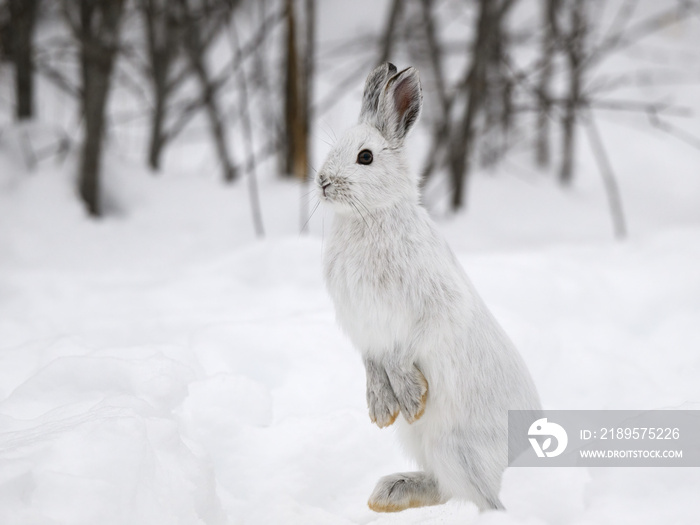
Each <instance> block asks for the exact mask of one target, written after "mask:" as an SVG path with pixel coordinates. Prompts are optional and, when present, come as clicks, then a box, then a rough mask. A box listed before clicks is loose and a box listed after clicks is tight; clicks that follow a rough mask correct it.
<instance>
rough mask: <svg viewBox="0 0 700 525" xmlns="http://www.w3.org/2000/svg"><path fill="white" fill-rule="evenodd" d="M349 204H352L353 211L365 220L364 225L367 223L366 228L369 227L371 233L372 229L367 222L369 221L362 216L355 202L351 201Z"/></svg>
mask: <svg viewBox="0 0 700 525" xmlns="http://www.w3.org/2000/svg"><path fill="white" fill-rule="evenodd" d="M348 202H349V203H350V206H352V207H353V209H354V210H355V211H356V212H357V213H358V215H359V216H360V217H361V218H362V220H363V221H364V223H365V226H367V229H368V230H369V231H372V228H370V227H369V223H368V222H367V219H365V216H364V215H362V212H361V211H360V209H359V208H358V207H357V205H356V204H355V203H354V202H352V201H351V200H349V201H348Z"/></svg>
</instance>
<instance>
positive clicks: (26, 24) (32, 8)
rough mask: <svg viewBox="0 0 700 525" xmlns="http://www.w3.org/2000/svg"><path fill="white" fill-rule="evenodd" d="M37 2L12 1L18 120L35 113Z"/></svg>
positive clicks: (30, 0)
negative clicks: (33, 38) (33, 45)
mask: <svg viewBox="0 0 700 525" xmlns="http://www.w3.org/2000/svg"><path fill="white" fill-rule="evenodd" d="M36 4H37V2H36V0H10V32H11V39H12V61H13V62H14V67H15V93H16V95H15V96H16V101H17V108H16V115H17V119H19V120H24V119H29V118H32V116H33V113H34V108H33V102H34V82H33V75H34V64H33V57H32V36H33V34H34V23H35V21H36V12H37V5H36Z"/></svg>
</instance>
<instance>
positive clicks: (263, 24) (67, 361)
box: [0, 0, 700, 525]
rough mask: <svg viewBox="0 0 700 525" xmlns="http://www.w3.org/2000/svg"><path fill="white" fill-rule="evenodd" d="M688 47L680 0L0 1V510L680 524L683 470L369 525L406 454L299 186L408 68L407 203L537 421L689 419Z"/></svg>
mask: <svg viewBox="0 0 700 525" xmlns="http://www.w3.org/2000/svg"><path fill="white" fill-rule="evenodd" d="M699 42H700V0H663V1H659V0H354V1H348V0H323V1H321V0H0V523H8V524H13V525H14V524H18V525H25V524H26V525H30V524H37V523H41V524H42V525H43V524H49V523H61V524H66V525H68V524H70V525H72V524H76V525H78V524H96V523H99V524H103V525H153V524H155V523H157V524H159V525H169V524H173V525H176V524H177V525H183V524H203V523H205V524H215V525H219V524H226V523H235V524H238V523H245V524H253V525H255V524H265V525H267V524H270V523H279V524H290V525H294V524H299V525H312V524H319V525H335V524H338V525H347V524H348V523H355V524H369V523H372V524H375V525H380V524H386V525H390V524H397V523H400V524H402V525H409V524H411V523H415V524H419V523H420V524H425V523H438V522H439V523H443V524H453V523H454V524H458V523H459V524H464V523H470V524H483V525H487V524H493V523H495V522H498V523H501V524H503V525H522V524H524V523H528V524H535V523H537V524H543V523H552V524H557V525H561V524H572V525H573V524H577V525H583V524H591V523H613V522H614V523H617V522H624V523H628V522H629V523H632V522H633V523H636V524H639V525H643V524H649V525H652V524H653V525H657V524H658V523H678V524H688V525H691V524H697V523H698V516H700V500H699V499H698V498H697V494H698V492H700V469H697V468H684V469H682V468H675V469H673V468H665V469H661V468H648V469H615V468H595V469H583V468H572V469H563V468H557V469H544V468H543V469H532V470H530V469H509V470H508V471H506V475H505V478H504V482H503V489H502V492H501V500H502V501H503V502H504V504H505V506H506V508H507V509H508V511H507V512H506V513H499V514H498V515H494V514H490V513H485V514H478V512H477V510H476V508H475V507H474V506H473V505H471V504H469V503H459V502H449V503H447V504H446V505H443V506H439V507H432V508H426V509H412V510H409V511H406V512H402V513H400V514H399V515H395V516H389V515H378V514H376V513H373V512H371V511H370V510H369V509H368V508H367V507H366V500H367V497H368V495H369V494H370V493H371V491H372V489H373V487H374V485H375V483H376V481H377V479H378V478H379V477H381V476H384V475H387V474H390V473H392V472H397V471H407V470H413V469H415V468H416V466H415V465H413V464H412V463H411V461H410V460H409V459H407V458H406V457H405V456H404V455H403V453H402V451H401V448H400V446H399V444H398V443H397V442H396V439H395V436H394V434H393V433H392V431H391V430H390V429H388V430H379V429H378V428H376V427H375V426H373V425H371V423H370V421H369V418H368V416H367V411H366V406H365V384H364V369H363V365H362V362H361V359H360V356H359V354H358V353H357V351H356V350H355V349H354V348H352V346H351V345H350V343H349V341H348V340H347V339H346V338H345V336H344V334H343V333H342V332H341V331H340V329H339V328H338V327H337V325H336V323H335V315H334V309H333V305H332V304H331V303H330V300H329V298H328V295H327V293H326V291H325V287H324V283H323V278H322V270H321V259H322V254H323V244H324V238H325V237H326V235H327V232H328V231H329V227H330V221H331V220H332V213H331V211H329V210H327V209H324V207H323V206H319V201H318V199H317V197H316V195H315V192H314V187H313V185H312V184H310V183H309V180H310V179H311V178H312V177H313V176H314V173H315V170H316V169H318V168H319V167H320V166H321V164H322V162H323V160H324V158H325V156H326V154H327V153H328V151H329V150H330V148H331V146H332V144H333V143H334V141H335V140H336V139H337V138H338V137H339V136H340V135H341V134H342V133H343V131H344V130H345V129H346V128H348V127H349V126H351V125H352V124H354V123H355V122H356V120H357V118H358V114H359V109H360V100H361V96H362V89H363V84H364V81H365V78H366V76H367V74H368V73H369V72H370V71H371V69H372V68H373V67H374V66H375V65H376V64H378V63H380V62H382V61H385V60H389V61H391V62H392V63H394V64H395V65H396V66H397V67H398V68H400V69H402V68H405V67H408V66H410V65H412V66H415V67H417V68H418V69H419V71H420V75H421V80H422V85H423V90H424V107H423V113H422V116H421V119H420V122H419V124H418V125H417V126H416V129H415V130H414V131H413V132H412V133H411V135H410V136H409V137H408V139H407V143H406V144H407V145H406V153H407V155H408V158H409V161H410V166H411V169H412V170H413V172H414V173H415V174H416V176H418V177H420V184H421V189H422V195H423V202H424V204H425V206H426V207H427V209H428V211H429V212H430V213H431V215H432V216H433V217H434V219H435V220H436V223H437V228H438V230H440V231H441V232H442V233H443V234H444V235H445V237H446V238H447V240H448V241H449V243H450V245H451V246H452V248H453V249H454V251H455V254H456V257H457V258H458V260H459V261H460V263H461V264H462V265H463V266H464V267H465V269H466V270H467V272H468V274H469V277H470V279H471V280H472V281H473V282H474V285H475V287H476V289H477V290H478V291H479V293H480V294H481V295H482V297H483V298H484V300H485V302H486V304H487V305H488V306H489V308H490V309H491V311H492V312H493V314H494V316H495V317H496V318H497V319H498V321H499V322H500V323H501V324H502V325H503V327H504V329H505V331H506V332H507V333H508V334H509V336H510V337H511V338H512V339H513V341H514V343H515V345H516V347H517V348H518V349H519V351H520V352H521V354H522V355H523V357H524V359H525V361H526V363H527V366H528V367H529V369H530V370H531V372H532V375H533V377H534V380H535V383H536V385H537V387H538V390H539V392H540V395H541V398H542V401H543V405H544V406H545V408H548V409H587V410H593V409H630V410H639V409H642V410H646V409H695V410H697V409H698V408H700V382H698V374H699V372H700V352H698V349H699V348H700V330H698V327H700V271H698V268H700V46H699V45H698V44H699ZM533 470H535V472H533ZM693 487H695V488H693Z"/></svg>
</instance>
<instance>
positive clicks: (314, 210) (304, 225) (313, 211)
mask: <svg viewBox="0 0 700 525" xmlns="http://www.w3.org/2000/svg"><path fill="white" fill-rule="evenodd" d="M320 204H321V201H320V200H319V201H318V202H316V206H314V209H313V210H311V214H310V215H309V218H308V219H306V222H305V223H304V224H303V225H302V227H301V231H300V232H299V235H301V234H302V233H304V230H305V229H306V225H307V224H309V221H311V217H313V216H314V213H316V210H317V209H318V207H319V205H320Z"/></svg>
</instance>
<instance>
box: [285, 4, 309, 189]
mask: <svg viewBox="0 0 700 525" xmlns="http://www.w3.org/2000/svg"><path fill="white" fill-rule="evenodd" d="M294 3H295V2H294V0H287V57H286V59H287V80H286V94H285V128H286V135H287V140H286V144H287V149H286V160H285V170H284V171H285V175H287V176H290V177H294V178H296V179H299V180H302V181H303V180H306V173H307V170H308V164H309V159H308V145H307V143H308V136H307V131H308V124H307V118H308V106H307V102H308V101H307V99H306V96H305V90H306V82H305V71H304V70H305V67H304V64H303V61H302V60H301V58H300V53H299V50H298V49H299V46H298V44H297V25H298V22H297V18H296V13H295V9H294Z"/></svg>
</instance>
